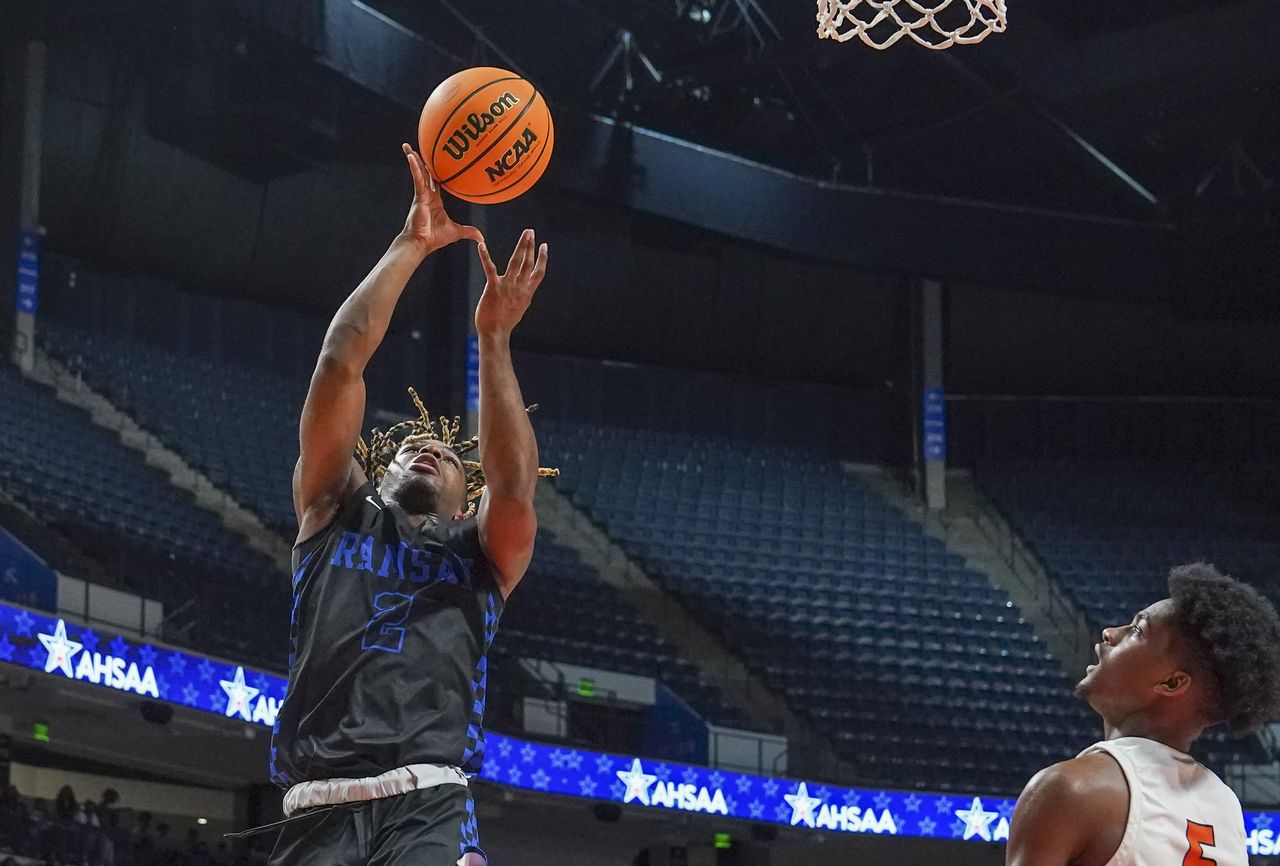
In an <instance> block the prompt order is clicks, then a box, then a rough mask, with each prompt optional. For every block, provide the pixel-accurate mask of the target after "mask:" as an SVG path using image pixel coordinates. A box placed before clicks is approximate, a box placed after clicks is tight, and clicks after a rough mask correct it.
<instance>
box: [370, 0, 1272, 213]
mask: <svg viewBox="0 0 1280 866" xmlns="http://www.w3.org/2000/svg"><path fill="white" fill-rule="evenodd" d="M372 3H373V5H374V6H375V7H376V8H378V9H379V10H380V11H382V12H384V13H385V14H387V15H388V16H390V17H392V18H393V19H394V20H396V21H398V22H400V23H402V24H404V25H405V26H407V27H409V28H410V29H412V30H414V31H415V32H417V33H419V34H421V35H423V36H424V37H426V38H427V39H429V40H430V42H431V43H433V44H434V45H435V46H437V47H438V49H439V50H441V51H443V52H447V53H449V54H451V55H453V56H454V57H456V58H458V60H459V62H460V63H471V62H486V63H494V64H502V63H510V64H511V65H518V66H519V67H520V69H521V70H523V71H524V72H525V73H526V74H527V75H529V76H530V77H532V78H533V79H535V80H536V81H538V82H539V83H540V85H541V86H542V87H543V88H544V89H545V90H546V91H547V92H548V93H549V94H550V96H551V98H552V100H553V102H558V103H560V104H567V105H571V106H573V107H575V108H578V109H581V110H587V111H593V112H597V113H600V114H605V115H609V116H612V117H617V118H620V119H626V120H631V121H634V122H636V123H637V124H640V125H644V126H647V127H650V128H653V129H657V130H660V131H662V132H666V133H669V134H671V135H674V136H678V137H680V138H684V139H687V140H690V141H694V142H698V143H700V144H704V145H708V146H710V147H714V148H717V149H722V150H725V151H728V152H730V153H734V154H738V155H740V156H744V157H747V158H750V159H754V160H759V161H761V162H764V163H768V164H770V165H775V166H778V167H781V168H785V169H787V170H790V171H794V172H797V173H799V174H803V175H806V176H811V177H817V178H821V179H824V180H830V181H839V182H844V183H850V184H857V185H866V186H874V187H883V188H888V189H895V190H907V191H911V192H916V193H921V194H932V195H943V196H955V197H962V198H982V199H988V200H996V201H1000V202H1005V203H1013V204H1019V205H1034V206H1043V207H1052V208H1060V209H1066V210H1072V211H1083V212H1089V213H1099V214H1115V215H1124V216H1129V217H1135V218H1140V219H1142V218H1149V219H1157V220H1158V219H1168V218H1170V217H1177V216H1182V215H1193V214H1195V213H1197V212H1210V211H1213V212H1217V211H1218V209H1220V208H1221V207H1222V205H1223V204H1224V203H1226V204H1231V205H1234V206H1236V207H1238V208H1240V209H1241V210H1243V211H1244V212H1245V213H1248V211H1249V209H1250V207H1251V206H1252V207H1253V208H1254V215H1255V216H1257V217H1258V218H1263V212H1262V211H1260V210H1258V209H1257V208H1258V203H1259V202H1260V201H1263V200H1265V199H1266V194H1267V191H1268V189H1272V190H1273V189H1274V180H1275V179H1276V177H1277V175H1280V50H1277V49H1276V45H1277V43H1280V6H1277V4H1276V3H1275V2H1274V0H1213V2H1205V0H1160V2H1152V0H1132V2H1127V3H1110V2H1070V3H1066V2H1062V0H1009V20H1010V25H1009V32H1008V34H1006V35H1004V36H993V37H991V38H989V39H988V40H987V41H986V42H984V43H982V44H981V45H977V46H966V47H960V48H957V49H953V50H950V51H942V52H931V51H927V50H925V49H922V48H920V47H918V46H916V45H913V44H909V43H906V42H903V43H899V44H898V45H897V46H894V47H893V48H892V49H890V50H888V51H885V52H876V51H873V50H871V49H869V48H867V47H866V46H864V45H862V44H861V43H859V42H856V41H854V42H849V43H846V44H838V43H833V42H830V41H820V40H818V39H817V38H816V36H815V14H814V12H815V9H814V3H813V2H812V0H625V2H624V0H603V2H600V0H520V2H514V0H491V2H486V3H463V2H459V0H372ZM1273 201H1274V199H1273ZM1263 210H1265V208H1264V209H1263ZM1271 218H1273V219H1274V218H1275V214H1274V211H1273V213H1272V215H1271Z"/></svg>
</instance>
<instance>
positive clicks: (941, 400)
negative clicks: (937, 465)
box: [923, 388, 947, 460]
mask: <svg viewBox="0 0 1280 866" xmlns="http://www.w3.org/2000/svg"><path fill="white" fill-rule="evenodd" d="M923 423H924V459H925V460H946V459H947V401H946V398H945V397H944V396H943V393H942V389H941V388H925V389H924V415H923Z"/></svg>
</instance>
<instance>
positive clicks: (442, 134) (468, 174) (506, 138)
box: [418, 66, 556, 204]
mask: <svg viewBox="0 0 1280 866" xmlns="http://www.w3.org/2000/svg"><path fill="white" fill-rule="evenodd" d="M418 144H419V151H420V152H421V153H422V158H423V159H424V160H426V161H427V170H428V171H429V172H430V173H431V176H432V177H433V178H435V180H436V182H437V183H439V184H440V187H441V188H442V189H444V190H445V191H446V192H448V193H449V194H450V195H454V196H457V197H458V198H461V199H465V200H466V201H470V202H476V203H477V204H496V203H497V202H503V201H510V200H511V199H513V198H515V197H516V196H518V195H521V194H522V193H524V192H526V191H527V190H528V189H529V188H530V187H532V186H533V185H534V184H536V183H537V182H538V179H539V178H540V177H542V174H543V172H544V171H546V168H547V164H548V163H549V162H550V161H551V154H552V152H553V151H554V150H555V144H556V131H555V125H554V124H553V123H552V122H551V111H550V109H549V108H548V107H547V100H546V99H545V98H544V97H543V95H542V94H541V93H539V92H538V89H537V88H536V87H534V86H533V84H532V83H530V82H529V81H526V80H525V79H524V78H523V77H521V76H519V75H517V74H515V73H514V72H511V71H510V70H507V69H497V68H495V67H492V66H480V67H476V68H474V69H464V70H462V71H461V72H457V73H454V74H453V75H451V76H449V77H448V78H446V79H445V80H444V81H442V82H441V83H440V85H439V86H438V87H436V89H435V90H434V91H432V93H431V96H430V97H428V98H427V102H426V105H424V106H423V107H422V115H421V117H419V118H418Z"/></svg>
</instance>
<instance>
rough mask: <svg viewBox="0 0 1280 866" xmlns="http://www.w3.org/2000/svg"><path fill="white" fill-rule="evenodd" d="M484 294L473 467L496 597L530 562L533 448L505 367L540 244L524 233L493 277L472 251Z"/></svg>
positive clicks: (539, 263) (484, 255) (543, 252)
mask: <svg viewBox="0 0 1280 866" xmlns="http://www.w3.org/2000/svg"><path fill="white" fill-rule="evenodd" d="M478 252H479V255H480V263H481V264H482V265H483V267H484V274H485V287H484V294H483V295H481V297H480V303H479V304H478V305H477V306H476V336H477V338H478V340H479V344H480V430H479V433H480V462H481V463H482V464H483V465H484V471H485V480H486V482H487V487H486V489H485V492H484V495H483V497H482V498H481V500H480V507H479V510H478V512H477V519H478V521H479V525H480V541H481V544H482V545H483V546H484V549H485V553H486V554H487V555H488V557H489V560H490V561H491V562H492V563H493V566H494V568H495V570H496V572H497V577H498V583H499V586H500V588H501V590H502V593H503V596H504V597H505V596H507V595H510V594H511V591H512V590H513V589H515V587H516V584H518V583H519V582H520V579H521V578H522V577H524V573H525V569H527V568H528V567H529V560H530V558H531V557H532V556H533V541H534V536H535V535H536V534H537V530H538V521H537V518H536V516H535V514H534V509H533V492H534V487H535V485H536V484H537V481H538V443H537V441H536V440H535V439H534V436H533V427H532V425H530V423H529V415H528V413H527V412H526V411H525V403H524V397H523V396H522V395H521V394H520V383H519V382H518V381H517V380H516V373H515V369H514V368H513V367H512V363H511V332H512V331H513V330H514V329H515V327H516V325H517V324H519V323H520V320H521V319H522V318H523V317H524V314H525V311H526V310H528V309H529V304H530V302H531V301H532V300H533V295H534V293H535V292H536V291H537V290H538V286H539V285H540V284H541V283H542V278H543V276H545V274H546V272H547V245H546V244H543V245H542V246H541V247H538V246H537V245H536V242H535V239H534V234H533V231H532V230H531V229H526V230H525V231H524V233H523V234H522V235H521V236H520V241H519V242H518V243H517V244H516V248H515V251H514V252H512V254H511V260H510V261H509V262H508V263H507V269H506V273H504V274H501V275H500V274H499V273H498V270H497V268H496V267H495V266H494V264H493V259H492V258H491V257H490V255H489V250H488V248H487V247H486V246H485V245H484V244H483V243H481V244H480V246H479V250H478Z"/></svg>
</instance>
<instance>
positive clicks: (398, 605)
mask: <svg viewBox="0 0 1280 866" xmlns="http://www.w3.org/2000/svg"><path fill="white" fill-rule="evenodd" d="M412 606H413V596H411V595H405V594H404V593H402V592H380V593H378V594H377V595H375V596H374V597H373V607H374V609H375V610H376V611H377V613H375V614H374V615H373V619H371V620H369V624H368V625H366V626H365V627H364V640H363V641H361V642H360V646H361V648H362V649H367V650H382V651H383V652H388V653H398V652H400V650H401V649H402V648H403V647H404V628H403V623H404V621H405V620H406V619H408V618H409V608H410V607H412Z"/></svg>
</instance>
